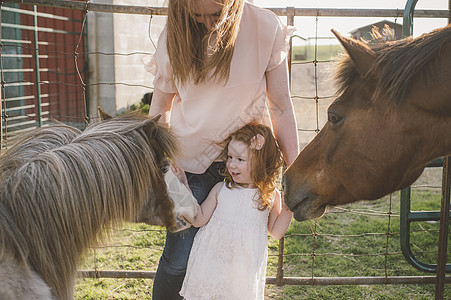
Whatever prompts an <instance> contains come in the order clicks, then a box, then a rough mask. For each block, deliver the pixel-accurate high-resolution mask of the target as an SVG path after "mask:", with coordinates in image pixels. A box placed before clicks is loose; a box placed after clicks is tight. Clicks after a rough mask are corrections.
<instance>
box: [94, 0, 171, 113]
mask: <svg viewBox="0 0 451 300" xmlns="http://www.w3.org/2000/svg"><path fill="white" fill-rule="evenodd" d="M96 2H98V3H103V4H113V5H133V6H151V7H162V6H164V5H165V1H164V0H91V3H96ZM87 20H88V52H89V53H90V54H89V83H90V88H89V105H90V110H89V111H90V112H91V114H95V113H96V111H97V107H98V106H101V107H102V108H103V109H104V110H105V111H106V112H108V113H110V114H116V113H120V112H122V111H124V110H126V109H127V108H128V107H129V106H130V105H131V104H136V103H138V102H139V101H140V100H141V99H142V97H143V95H144V94H145V93H148V92H151V91H152V89H151V88H150V87H152V81H153V76H152V75H151V74H150V73H148V72H146V71H145V70H144V67H143V64H142V62H141V59H142V58H143V57H144V56H145V55H146V53H147V55H148V54H151V53H153V52H154V51H155V46H156V43H157V41H158V37H159V35H160V32H161V30H162V29H163V26H164V24H165V23H166V17H165V16H152V17H151V16H146V15H134V14H124V13H102V12H93V11H91V12H89V13H88V19H87ZM112 54H114V55H112Z"/></svg>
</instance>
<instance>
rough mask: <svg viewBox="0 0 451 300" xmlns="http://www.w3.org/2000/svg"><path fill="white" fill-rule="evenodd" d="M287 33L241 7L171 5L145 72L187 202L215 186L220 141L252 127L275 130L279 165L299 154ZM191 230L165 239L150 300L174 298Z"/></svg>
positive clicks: (210, 1) (227, 1)
mask: <svg viewBox="0 0 451 300" xmlns="http://www.w3.org/2000/svg"><path fill="white" fill-rule="evenodd" d="M290 36H291V31H290V30H289V29H288V28H287V27H286V26H284V25H283V24H282V23H281V22H280V20H279V19H278V18H277V16H276V15H274V14H273V13H272V12H270V11H268V10H265V9H262V8H259V7H257V6H254V5H252V4H249V3H246V2H245V0H169V3H168V20H167V24H166V27H165V28H164V30H163V31H162V33H161V35H160V38H159V40H158V46H157V50H156V52H155V55H154V57H153V58H154V60H152V61H151V62H150V63H149V64H148V65H147V69H148V70H149V71H151V72H152V73H153V74H154V75H155V79H154V87H155V89H154V94H153V98H152V105H151V107H150V111H149V115H150V116H151V117H152V116H156V115H159V114H160V115H162V117H161V119H160V121H161V122H166V123H168V124H169V125H170V126H171V128H172V129H173V130H174V132H175V133H176V134H177V135H178V136H179V139H180V141H181V144H182V157H181V158H180V159H179V160H178V161H177V164H178V166H179V167H181V168H182V169H183V170H184V171H185V172H186V175H187V178H188V183H189V186H190V188H191V191H192V192H193V195H194V196H195V197H196V199H197V200H198V201H199V203H202V202H203V200H204V199H205V198H206V197H207V195H208V193H209V191H210V190H211V188H212V187H213V186H214V185H215V184H216V183H217V182H219V181H222V176H221V175H220V173H221V171H220V170H221V169H222V168H223V167H224V165H223V163H219V162H215V161H216V160H217V158H218V156H219V155H220V153H221V151H222V149H221V148H220V147H219V146H218V142H220V141H222V140H224V139H225V138H226V137H227V136H229V134H230V133H232V132H233V131H235V130H236V129H238V128H240V127H242V126H243V125H245V124H246V123H249V122H250V121H255V122H259V123H263V124H267V125H269V126H271V127H272V128H273V131H274V135H275V137H276V139H277V141H278V143H279V144H280V147H281V150H282V153H283V155H284V159H285V162H286V163H287V164H288V165H290V164H291V163H292V162H293V161H294V160H295V158H296V156H297V154H298V137H297V129H296V120H295V116H294V110H293V105H292V103H291V98H290V91H289V82H288V65H287V59H286V56H287V52H288V47H289V44H288V41H289V38H290ZM196 231H197V228H194V227H191V228H189V229H187V230H185V231H182V232H181V233H177V234H171V233H168V234H167V237H166V245H165V249H164V251H163V255H162V257H161V259H160V263H159V266H158V270H157V274H156V276H155V281H154V288H153V299H165V300H167V299H180V296H179V295H178V292H179V291H180V288H181V285H182V282H183V278H184V275H185V271H186V265H187V260H188V255H189V252H190V249H191V246H192V242H193V238H194V235H195V234H196Z"/></svg>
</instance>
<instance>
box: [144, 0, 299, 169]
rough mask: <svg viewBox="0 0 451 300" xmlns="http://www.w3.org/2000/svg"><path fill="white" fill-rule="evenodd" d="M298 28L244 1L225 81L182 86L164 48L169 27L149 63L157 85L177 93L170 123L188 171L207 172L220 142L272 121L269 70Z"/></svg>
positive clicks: (181, 162)
mask: <svg viewBox="0 0 451 300" xmlns="http://www.w3.org/2000/svg"><path fill="white" fill-rule="evenodd" d="M293 31H294V30H293V29H292V28H288V27H286V26H285V25H284V24H282V23H281V21H280V20H279V18H278V17H277V16H276V15H275V14H274V13H272V12H271V11H269V10H266V9H263V8H260V7H257V6H255V5H252V4H250V3H245V6H244V11H243V16H242V18H241V23H240V31H239V33H238V37H237V42H236V44H235V50H234V54H233V58H232V62H231V69H230V77H229V80H228V82H227V83H225V84H224V83H220V84H218V83H217V82H215V81H214V80H207V81H205V82H202V83H200V84H197V85H195V84H194V83H193V82H188V83H187V84H185V85H181V84H179V83H178V82H174V81H173V78H172V70H171V65H170V63H169V57H168V55H167V48H166V28H165V29H164V30H163V31H162V33H161V35H160V38H159V40H158V46H157V50H156V52H155V54H154V56H153V59H152V60H151V61H150V63H148V64H147V65H146V66H145V67H146V70H148V71H149V72H151V73H153V74H154V75H155V79H154V86H155V87H156V88H158V89H160V90H161V91H163V92H165V93H176V99H175V100H174V103H173V105H172V111H171V117H170V126H171V129H172V130H173V131H174V132H175V133H176V134H177V135H178V137H179V140H180V142H181V146H182V149H181V150H182V151H181V153H182V157H180V158H179V159H178V160H177V163H178V164H179V165H180V167H181V168H183V169H184V170H185V171H187V172H191V173H203V172H205V170H206V169H207V168H208V166H209V165H210V164H211V163H212V162H213V161H215V160H216V159H217V158H218V155H219V154H220V152H221V148H220V147H219V146H217V145H216V143H217V142H220V141H222V140H224V139H225V138H227V137H228V135H229V134H230V133H232V132H233V131H235V130H236V129H238V128H240V127H241V126H243V125H245V124H246V123H248V122H250V121H257V122H262V123H264V124H267V125H270V120H269V114H268V108H267V104H266V77H265V72H267V71H271V70H272V69H274V68H276V67H277V66H279V65H280V64H281V63H282V62H283V61H284V60H285V58H286V56H287V53H288V49H289V38H290V36H291V35H292V32H293Z"/></svg>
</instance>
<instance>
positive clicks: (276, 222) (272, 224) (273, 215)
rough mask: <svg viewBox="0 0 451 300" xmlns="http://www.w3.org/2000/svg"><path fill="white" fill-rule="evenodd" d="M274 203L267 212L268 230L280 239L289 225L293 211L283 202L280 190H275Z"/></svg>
mask: <svg viewBox="0 0 451 300" xmlns="http://www.w3.org/2000/svg"><path fill="white" fill-rule="evenodd" d="M275 193H276V195H275V197H274V205H273V207H272V209H271V212H270V213H269V218H268V232H269V234H270V235H271V236H272V237H273V238H274V239H276V240H279V239H281V238H282V237H283V236H284V235H285V232H287V230H288V227H289V226H290V222H291V219H292V218H293V213H292V212H291V211H290V210H289V209H288V207H287V206H286V205H285V203H284V202H283V199H282V197H281V196H280V192H279V191H278V190H276V191H275Z"/></svg>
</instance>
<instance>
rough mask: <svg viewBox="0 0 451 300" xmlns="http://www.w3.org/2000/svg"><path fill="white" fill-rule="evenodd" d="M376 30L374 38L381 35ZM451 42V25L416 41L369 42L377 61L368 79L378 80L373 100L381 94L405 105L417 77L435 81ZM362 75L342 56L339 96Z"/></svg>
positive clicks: (426, 80) (336, 74)
mask: <svg viewBox="0 0 451 300" xmlns="http://www.w3.org/2000/svg"><path fill="white" fill-rule="evenodd" d="M374 30H375V29H373V36H376V37H377V36H380V35H379V34H378V32H377V30H376V31H374ZM449 42H451V26H450V25H448V26H446V27H444V28H440V29H436V30H434V31H432V32H430V33H427V34H423V35H422V36H420V37H418V38H416V39H412V38H410V37H409V38H405V39H402V40H398V41H382V40H381V39H378V40H377V41H376V42H375V43H368V45H369V47H370V48H371V49H372V50H373V51H374V52H375V53H376V55H377V58H376V60H375V62H374V65H373V66H372V68H371V70H370V71H369V72H368V74H366V79H368V80H376V82H375V93H374V96H373V100H374V99H376V98H378V96H380V95H387V96H388V97H389V98H390V99H392V100H394V101H397V103H398V104H401V103H402V102H403V100H404V98H405V96H406V93H407V90H408V88H409V86H410V83H411V82H412V80H413V78H414V76H415V75H417V74H418V73H421V75H422V79H424V80H425V82H426V83H428V82H432V81H433V80H434V78H435V74H434V72H433V70H434V68H435V67H436V63H437V60H436V59H435V58H437V57H438V55H439V54H440V50H441V49H442V47H443V45H445V44H447V43H449ZM359 76H360V75H359V73H358V72H357V69H356V68H355V66H354V64H353V62H352V61H351V59H350V57H349V55H342V56H341V57H340V58H339V60H338V62H337V70H336V72H335V81H336V83H337V89H338V92H339V93H342V92H344V91H345V90H346V89H347V87H349V86H350V85H351V84H352V82H354V81H355V80H356V79H357V78H359Z"/></svg>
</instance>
